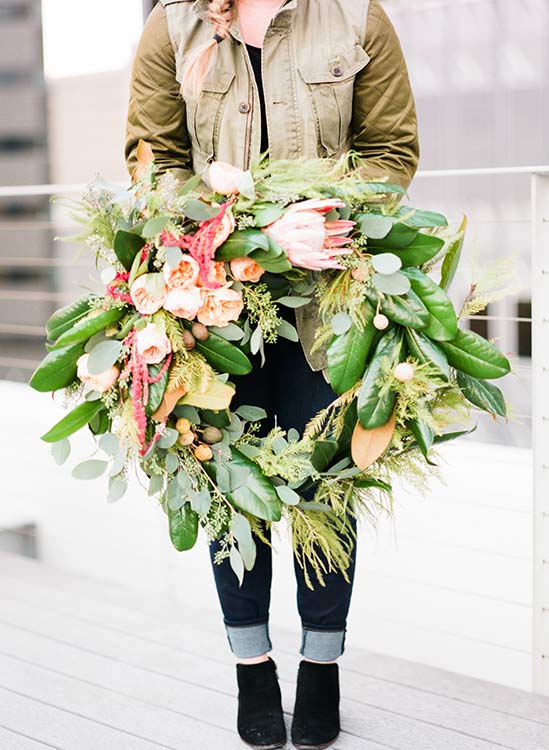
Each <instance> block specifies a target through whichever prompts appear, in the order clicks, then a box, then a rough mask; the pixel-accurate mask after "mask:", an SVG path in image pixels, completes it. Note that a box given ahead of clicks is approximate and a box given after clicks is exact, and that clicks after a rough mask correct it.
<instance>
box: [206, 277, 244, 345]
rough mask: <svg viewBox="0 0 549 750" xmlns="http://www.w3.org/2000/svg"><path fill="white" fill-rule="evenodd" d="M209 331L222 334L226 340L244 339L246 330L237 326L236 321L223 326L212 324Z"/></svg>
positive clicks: (218, 334)
mask: <svg viewBox="0 0 549 750" xmlns="http://www.w3.org/2000/svg"><path fill="white" fill-rule="evenodd" d="M233 288H234V285H233ZM209 331H210V333H215V334H216V335H217V336H221V338H222V339H225V341H242V339H243V338H244V331H243V330H242V328H240V326H237V325H236V323H229V325H227V326H223V327H222V328H218V327H217V326H210V327H209Z"/></svg>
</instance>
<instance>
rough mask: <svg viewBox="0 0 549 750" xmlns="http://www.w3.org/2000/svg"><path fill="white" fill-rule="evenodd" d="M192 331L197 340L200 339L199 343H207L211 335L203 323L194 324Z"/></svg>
mask: <svg viewBox="0 0 549 750" xmlns="http://www.w3.org/2000/svg"><path fill="white" fill-rule="evenodd" d="M191 331H192V335H193V336H194V337H195V339H198V340H199V341H206V339H207V338H208V337H209V335H210V332H209V331H208V329H207V328H206V326H205V325H203V324H202V323H193V326H192V328H191Z"/></svg>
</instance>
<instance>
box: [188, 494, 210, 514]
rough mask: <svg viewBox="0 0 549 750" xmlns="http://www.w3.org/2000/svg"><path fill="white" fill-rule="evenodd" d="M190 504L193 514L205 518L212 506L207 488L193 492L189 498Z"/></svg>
mask: <svg viewBox="0 0 549 750" xmlns="http://www.w3.org/2000/svg"><path fill="white" fill-rule="evenodd" d="M190 503H191V508H192V509H193V510H194V511H195V513H198V515H199V516H201V517H203V516H207V515H208V513H209V512H210V508H211V505H212V498H211V495H210V493H209V492H208V490H207V488H206V487H203V488H202V489H201V490H200V492H193V493H192V494H191V496H190Z"/></svg>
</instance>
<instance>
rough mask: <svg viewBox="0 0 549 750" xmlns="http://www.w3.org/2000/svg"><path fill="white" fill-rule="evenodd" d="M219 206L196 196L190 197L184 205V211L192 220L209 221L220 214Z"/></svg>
mask: <svg viewBox="0 0 549 750" xmlns="http://www.w3.org/2000/svg"><path fill="white" fill-rule="evenodd" d="M219 211H220V208H219V206H210V205H208V204H207V203H204V202H203V201H199V200H197V199H196V198H190V199H189V200H188V201H186V203H185V205H184V207H183V213H184V214H185V216H186V217H187V218H188V219H191V220H192V221H209V220H210V219H214V218H215V217H216V216H217V215H218V214H219Z"/></svg>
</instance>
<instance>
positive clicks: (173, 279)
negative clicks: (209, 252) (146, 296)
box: [164, 255, 200, 289]
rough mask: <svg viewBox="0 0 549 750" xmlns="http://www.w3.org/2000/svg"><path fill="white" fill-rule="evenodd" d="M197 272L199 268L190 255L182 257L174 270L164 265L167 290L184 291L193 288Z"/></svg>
mask: <svg viewBox="0 0 549 750" xmlns="http://www.w3.org/2000/svg"><path fill="white" fill-rule="evenodd" d="M199 272H200V266H199V265H198V263H197V262H196V260H195V259H194V258H191V256H190V255H183V257H182V258H181V260H180V261H179V263H178V264H177V266H176V267H175V268H170V266H169V265H168V264H167V263H165V264H164V278H165V280H166V284H167V286H168V289H175V288H182V289H185V288H187V287H191V286H195V285H196V280H197V279H198V274H199Z"/></svg>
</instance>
